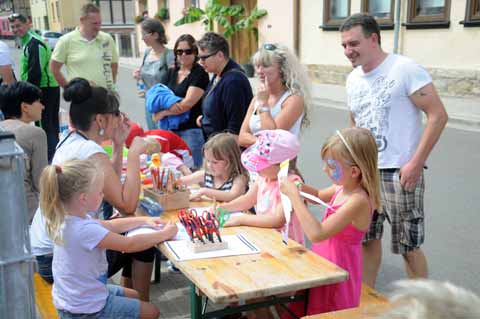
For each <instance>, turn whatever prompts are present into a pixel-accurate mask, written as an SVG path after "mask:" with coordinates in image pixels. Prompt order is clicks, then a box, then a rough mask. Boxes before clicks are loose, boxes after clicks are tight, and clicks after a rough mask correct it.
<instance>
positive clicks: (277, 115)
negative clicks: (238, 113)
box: [239, 43, 310, 147]
mask: <svg viewBox="0 0 480 319" xmlns="http://www.w3.org/2000/svg"><path fill="white" fill-rule="evenodd" d="M252 62H253V64H254V66H255V71H256V73H257V75H258V77H259V79H260V85H259V87H258V89H257V94H256V96H255V97H254V98H253V99H252V101H251V103H250V106H249V108H248V111H247V115H246V116H245V119H244V120H243V123H242V127H241V129H240V134H239V144H240V145H241V146H244V147H248V146H250V145H252V144H254V143H255V141H256V139H257V138H256V137H255V133H257V132H259V131H261V130H274V129H283V130H286V131H290V133H292V134H294V135H295V136H297V137H298V135H299V133H300V129H301V128H303V127H306V126H307V125H308V124H309V119H308V107H309V103H310V92H309V83H308V76H307V74H306V72H305V70H304V68H303V66H302V65H301V64H300V62H299V61H298V59H297V57H296V56H295V55H294V54H293V53H291V52H290V50H289V49H288V48H287V47H286V46H284V45H282V44H271V43H265V44H264V45H262V47H261V48H260V49H259V50H258V51H257V52H256V53H255V54H254V55H253V57H252Z"/></svg>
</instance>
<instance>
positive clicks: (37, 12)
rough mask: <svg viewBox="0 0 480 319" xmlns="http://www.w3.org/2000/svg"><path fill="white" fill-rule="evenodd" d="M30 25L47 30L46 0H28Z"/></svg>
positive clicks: (48, 24) (48, 26)
mask: <svg viewBox="0 0 480 319" xmlns="http://www.w3.org/2000/svg"><path fill="white" fill-rule="evenodd" d="M30 9H31V12H32V26H33V28H34V29H41V30H49V29H50V23H49V21H48V11H47V0H30Z"/></svg>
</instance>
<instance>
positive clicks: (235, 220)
mask: <svg viewBox="0 0 480 319" xmlns="http://www.w3.org/2000/svg"><path fill="white" fill-rule="evenodd" d="M243 224H244V223H243V216H232V217H230V218H229V219H228V220H227V221H226V222H225V225H223V226H224V227H235V226H242V225H243Z"/></svg>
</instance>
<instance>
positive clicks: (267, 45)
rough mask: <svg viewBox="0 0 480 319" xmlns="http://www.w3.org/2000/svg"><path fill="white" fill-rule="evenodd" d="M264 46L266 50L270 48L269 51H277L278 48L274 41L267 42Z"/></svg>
mask: <svg viewBox="0 0 480 319" xmlns="http://www.w3.org/2000/svg"><path fill="white" fill-rule="evenodd" d="M263 48H264V49H265V50H268V51H275V50H276V49H278V48H277V46H276V45H275V44H272V43H265V44H264V45H263Z"/></svg>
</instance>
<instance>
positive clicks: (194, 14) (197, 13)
mask: <svg viewBox="0 0 480 319" xmlns="http://www.w3.org/2000/svg"><path fill="white" fill-rule="evenodd" d="M204 15H205V12H204V11H203V10H202V9H200V8H195V7H190V8H188V10H187V14H186V15H185V16H184V17H182V18H181V19H180V20H178V21H176V22H175V23H174V24H173V25H174V26H176V27H178V26H180V25H183V24H188V23H194V22H197V21H200V20H201V19H202V18H203V16H204Z"/></svg>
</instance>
